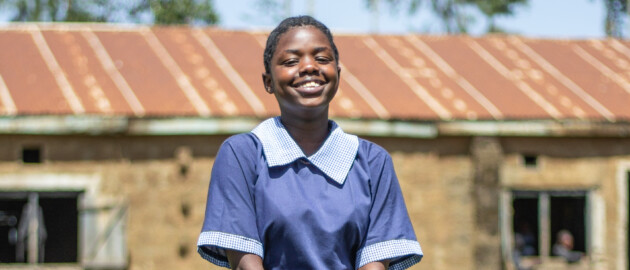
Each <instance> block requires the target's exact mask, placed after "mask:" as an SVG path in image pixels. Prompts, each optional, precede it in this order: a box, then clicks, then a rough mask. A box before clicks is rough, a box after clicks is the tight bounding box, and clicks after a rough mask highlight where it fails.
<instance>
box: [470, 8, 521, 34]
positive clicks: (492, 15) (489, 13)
mask: <svg viewBox="0 0 630 270" xmlns="http://www.w3.org/2000/svg"><path fill="white" fill-rule="evenodd" d="M465 2H466V3H467V4H471V5H474V6H475V7H476V8H478V9H479V11H481V13H483V14H484V15H485V16H486V19H487V20H488V28H487V30H486V31H487V32H489V33H495V32H503V30H501V28H499V27H498V26H497V25H496V21H495V19H496V17H497V16H511V15H514V10H515V9H516V8H517V7H518V6H522V5H526V4H527V0H465Z"/></svg>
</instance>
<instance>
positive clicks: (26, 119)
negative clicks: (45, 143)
mask: <svg viewBox="0 0 630 270" xmlns="http://www.w3.org/2000/svg"><path fill="white" fill-rule="evenodd" d="M333 119H334V120H335V121H336V122H337V123H338V124H339V126H341V127H342V128H343V129H344V130H345V131H346V132H348V133H352V134H357V135H360V136H372V137H401V138H402V137H406V138H436V137H439V136H500V137H521V136H525V137H619V138H627V137H630V122H616V123H610V122H597V121H584V120H579V121H578V120H571V121H557V120H509V121H508V120H506V121H445V122H418V121H404V120H380V119H374V120H370V119H349V118H333ZM262 120H264V119H261V118H254V117H251V118H246V117H231V118H207V117H165V118H137V117H127V116H93V115H82V116H77V115H72V116H58V115H41V116H5V117H0V134H2V135H117V134H118V135H129V136H182V135H231V134H238V133H243V132H249V131H251V130H252V129H253V128H254V127H256V126H257V125H258V124H259V123H260V122H261V121H262Z"/></svg>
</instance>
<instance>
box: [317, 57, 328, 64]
mask: <svg viewBox="0 0 630 270" xmlns="http://www.w3.org/2000/svg"><path fill="white" fill-rule="evenodd" d="M315 60H317V62H319V63H322V64H327V63H330V61H331V60H330V58H328V57H317V58H315Z"/></svg>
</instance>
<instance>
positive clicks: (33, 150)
mask: <svg viewBox="0 0 630 270" xmlns="http://www.w3.org/2000/svg"><path fill="white" fill-rule="evenodd" d="M22 162H23V163H25V164H37V163H42V151H41V147H39V146H29V147H23V148H22Z"/></svg>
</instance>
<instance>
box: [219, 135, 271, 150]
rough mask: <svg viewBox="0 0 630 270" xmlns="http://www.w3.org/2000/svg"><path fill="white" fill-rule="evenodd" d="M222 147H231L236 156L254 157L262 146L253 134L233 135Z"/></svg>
mask: <svg viewBox="0 0 630 270" xmlns="http://www.w3.org/2000/svg"><path fill="white" fill-rule="evenodd" d="M221 147H222V148H223V147H229V148H231V149H232V151H234V153H235V154H236V155H254V154H255V153H257V152H259V151H260V149H261V147H262V145H261V143H260V140H258V138H257V137H256V136H255V135H254V134H253V133H251V132H247V133H240V134H236V135H232V136H230V137H228V138H227V139H225V141H223V144H222V145H221Z"/></svg>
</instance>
